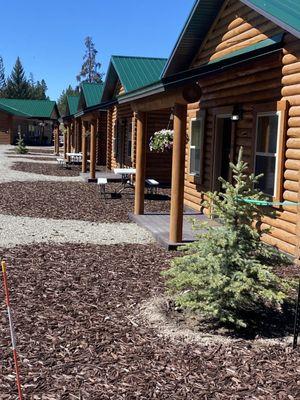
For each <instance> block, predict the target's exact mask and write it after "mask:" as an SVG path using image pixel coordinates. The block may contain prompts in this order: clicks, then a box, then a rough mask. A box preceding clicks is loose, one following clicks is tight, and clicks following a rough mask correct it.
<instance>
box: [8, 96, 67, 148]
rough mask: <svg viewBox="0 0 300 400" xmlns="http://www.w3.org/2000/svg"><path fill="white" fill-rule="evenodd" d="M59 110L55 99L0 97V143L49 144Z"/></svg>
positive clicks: (55, 127) (55, 126)
mask: <svg viewBox="0 0 300 400" xmlns="http://www.w3.org/2000/svg"><path fill="white" fill-rule="evenodd" d="M58 118H59V112H58V109H57V106H56V102H55V101H50V100H28V99H26V100H25V99H24V100H23V99H6V98H2V99H0V144H16V141H17V139H18V136H19V135H21V136H22V138H23V139H24V142H25V144H26V145H50V144H52V136H53V131H54V129H57V120H58Z"/></svg>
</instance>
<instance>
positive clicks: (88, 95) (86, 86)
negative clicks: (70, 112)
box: [77, 82, 103, 111]
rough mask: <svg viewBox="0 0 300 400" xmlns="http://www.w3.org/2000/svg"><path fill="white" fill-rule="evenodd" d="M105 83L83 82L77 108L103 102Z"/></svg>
mask: <svg viewBox="0 0 300 400" xmlns="http://www.w3.org/2000/svg"><path fill="white" fill-rule="evenodd" d="M102 94H103V83H90V82H82V83H81V85H80V96H79V102H78V107H77V110H78V111H81V110H84V109H85V108H89V107H93V106H95V105H97V104H100V103H101V99H102Z"/></svg>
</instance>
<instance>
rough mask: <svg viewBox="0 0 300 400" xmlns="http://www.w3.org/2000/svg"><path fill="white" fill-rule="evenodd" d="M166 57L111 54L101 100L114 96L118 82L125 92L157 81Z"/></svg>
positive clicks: (107, 99)
mask: <svg viewBox="0 0 300 400" xmlns="http://www.w3.org/2000/svg"><path fill="white" fill-rule="evenodd" d="M166 62H167V59H166V58H151V57H130V56H112V57H111V60H110V64H109V68H108V72H107V76H106V80H105V84H104V92H103V99H102V100H103V101H110V100H112V99H113V98H114V97H115V94H116V87H117V85H118V83H119V82H120V83H121V85H122V87H123V89H124V92H125V94H126V93H129V92H131V91H134V90H137V89H139V88H141V87H144V86H148V85H151V84H152V83H154V82H157V81H159V79H160V75H161V72H162V70H163V68H164V66H165V64H166Z"/></svg>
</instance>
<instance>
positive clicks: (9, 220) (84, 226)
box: [0, 214, 153, 247]
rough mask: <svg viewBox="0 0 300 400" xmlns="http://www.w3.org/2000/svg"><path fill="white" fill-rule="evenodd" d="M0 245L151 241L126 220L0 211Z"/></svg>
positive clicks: (144, 233)
mask: <svg viewBox="0 0 300 400" xmlns="http://www.w3.org/2000/svg"><path fill="white" fill-rule="evenodd" d="M0 224H1V227H0V243H1V247H13V246H16V245H18V244H29V243H38V242H39V243H66V242H68V243H90V244H100V245H102V244H105V245H107V244H117V243H139V244H143V243H151V242H152V241H153V239H152V238H151V236H150V234H148V233H147V232H146V231H145V230H144V229H142V228H140V227H138V226H137V225H135V224H129V223H118V224H109V223H95V222H87V221H76V220H55V219H46V218H30V217H16V216H12V215H4V214H0Z"/></svg>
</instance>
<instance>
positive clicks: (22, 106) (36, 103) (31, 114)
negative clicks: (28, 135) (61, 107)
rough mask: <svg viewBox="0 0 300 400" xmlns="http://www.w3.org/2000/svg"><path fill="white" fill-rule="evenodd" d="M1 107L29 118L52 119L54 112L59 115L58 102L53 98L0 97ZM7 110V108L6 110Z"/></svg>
mask: <svg viewBox="0 0 300 400" xmlns="http://www.w3.org/2000/svg"><path fill="white" fill-rule="evenodd" d="M0 107H1V108H2V109H3V110H4V108H5V107H6V108H7V110H8V112H10V113H11V114H13V115H17V116H24V117H27V118H43V119H52V118H53V114H55V115H57V116H59V113H58V110H57V106H56V102H55V101H51V100H30V99H6V98H1V99H0ZM4 111H5V110H4Z"/></svg>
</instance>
